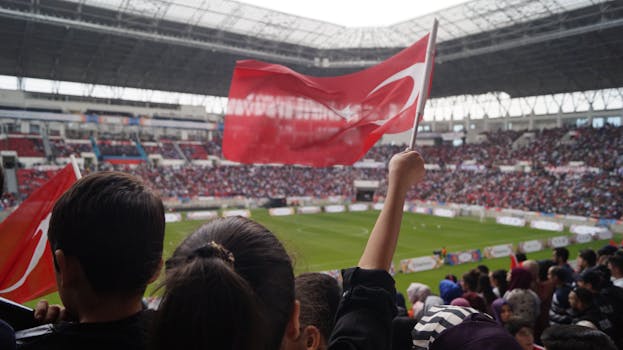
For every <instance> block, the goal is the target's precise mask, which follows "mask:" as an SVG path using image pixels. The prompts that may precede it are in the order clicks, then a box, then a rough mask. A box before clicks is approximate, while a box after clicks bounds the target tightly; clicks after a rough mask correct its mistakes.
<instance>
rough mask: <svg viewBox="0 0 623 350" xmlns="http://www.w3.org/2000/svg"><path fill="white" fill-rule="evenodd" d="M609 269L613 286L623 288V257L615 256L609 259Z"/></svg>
mask: <svg viewBox="0 0 623 350" xmlns="http://www.w3.org/2000/svg"><path fill="white" fill-rule="evenodd" d="M608 269H609V270H610V274H611V276H612V284H613V285H615V286H617V287H619V288H623V255H614V256H612V257H610V258H609V259H608Z"/></svg>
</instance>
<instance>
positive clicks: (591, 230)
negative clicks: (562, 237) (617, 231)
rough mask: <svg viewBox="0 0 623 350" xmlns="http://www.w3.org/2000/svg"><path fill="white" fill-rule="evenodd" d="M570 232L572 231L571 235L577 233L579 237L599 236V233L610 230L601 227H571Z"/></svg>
mask: <svg viewBox="0 0 623 350" xmlns="http://www.w3.org/2000/svg"><path fill="white" fill-rule="evenodd" d="M569 231H571V233H576V234H579V235H591V236H594V235H596V234H598V233H599V232H604V231H608V229H607V228H605V227H599V226H586V225H571V227H570V228H569Z"/></svg>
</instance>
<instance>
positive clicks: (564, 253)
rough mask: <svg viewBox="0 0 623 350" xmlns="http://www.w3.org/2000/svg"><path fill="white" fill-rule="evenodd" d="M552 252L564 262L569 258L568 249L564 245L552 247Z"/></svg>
mask: <svg viewBox="0 0 623 350" xmlns="http://www.w3.org/2000/svg"><path fill="white" fill-rule="evenodd" d="M554 253H555V254H556V256H557V257H559V258H561V259H562V261H564V262H567V260H569V250H568V249H567V248H565V247H558V248H554Z"/></svg>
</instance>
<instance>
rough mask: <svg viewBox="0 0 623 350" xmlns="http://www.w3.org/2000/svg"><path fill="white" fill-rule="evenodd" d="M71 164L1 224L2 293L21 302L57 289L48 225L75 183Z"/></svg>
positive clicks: (0, 286)
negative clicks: (63, 195)
mask: <svg viewBox="0 0 623 350" xmlns="http://www.w3.org/2000/svg"><path fill="white" fill-rule="evenodd" d="M76 180H77V176H76V173H75V172H74V169H73V167H72V165H71V164H69V165H67V166H66V167H65V168H63V169H62V170H61V171H60V172H58V173H57V174H56V175H55V176H54V177H53V178H51V179H50V181H48V182H47V183H46V184H45V185H43V186H42V187H41V188H39V189H38V190H36V191H35V192H33V193H32V194H31V195H30V196H29V197H28V198H27V199H26V200H25V201H24V202H23V203H22V204H21V205H20V206H19V207H18V208H17V209H16V210H15V211H14V212H13V213H11V215H9V216H8V217H7V218H6V219H5V220H4V221H3V222H2V223H1V224H0V296H1V297H4V298H7V299H11V300H13V301H15V302H18V303H23V302H25V301H28V300H32V299H34V298H37V297H39V296H42V295H46V294H48V293H51V292H53V291H55V290H56V278H55V276H54V265H53V262H52V251H51V250H50V244H49V243H48V226H49V225H50V217H51V216H52V208H53V207H54V203H55V202H56V200H57V199H58V198H59V197H60V196H61V195H62V194H63V193H65V191H66V190H67V189H68V188H69V187H71V185H73V184H74V182H76Z"/></svg>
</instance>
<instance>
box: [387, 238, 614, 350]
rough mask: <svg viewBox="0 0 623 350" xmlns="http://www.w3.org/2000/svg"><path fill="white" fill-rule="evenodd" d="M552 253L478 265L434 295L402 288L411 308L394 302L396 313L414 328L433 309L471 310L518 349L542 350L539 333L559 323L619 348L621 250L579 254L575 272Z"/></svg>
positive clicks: (417, 287) (564, 254) (416, 286)
mask: <svg viewBox="0 0 623 350" xmlns="http://www.w3.org/2000/svg"><path fill="white" fill-rule="evenodd" d="M552 255H553V258H552V259H551V260H549V259H548V260H541V261H534V260H525V256H523V259H520V261H521V263H520V265H519V266H515V267H514V268H512V269H511V270H510V271H507V270H496V271H489V268H488V267H487V266H486V265H480V266H478V268H477V269H474V270H471V271H468V272H466V273H465V274H463V275H462V276H460V277H459V278H457V277H456V276H454V275H447V276H446V277H445V278H444V279H443V280H441V281H440V283H439V289H438V291H439V293H436V294H434V293H433V292H432V288H431V287H429V286H427V285H424V284H421V283H412V284H411V285H409V287H408V289H407V290H406V292H407V296H408V300H409V302H410V304H411V307H410V308H407V306H406V304H404V303H400V302H399V303H398V310H399V315H402V317H404V318H405V319H406V320H410V321H411V323H413V324H415V323H416V322H417V321H418V320H420V319H421V318H422V316H423V315H424V314H426V311H427V310H428V309H430V308H431V307H433V306H435V305H455V306H462V307H471V308H474V309H476V310H478V311H479V312H482V313H487V314H489V315H491V316H492V317H493V318H495V320H496V321H497V322H498V323H499V324H500V325H502V326H504V327H505V328H506V329H507V330H508V331H509V332H510V334H512V335H513V336H514V337H515V338H516V339H517V341H518V343H519V344H520V345H521V346H522V348H523V349H524V350H533V349H542V347H540V345H538V344H543V343H544V342H546V341H547V334H546V333H544V332H547V331H546V330H547V329H548V328H550V327H552V326H560V325H579V326H583V327H588V328H590V329H593V330H599V331H601V332H603V333H605V334H607V335H608V336H609V337H610V338H611V339H612V340H613V341H614V343H616V345H617V346H618V347H619V348H623V334H622V333H621V330H622V329H623V249H620V248H619V247H617V246H614V245H607V246H605V247H603V248H601V249H599V250H598V251H597V252H595V251H594V250H592V249H584V250H581V251H580V252H579V253H578V256H577V260H576V263H577V266H576V268H575V269H573V268H572V267H571V266H570V265H569V263H568V259H569V251H568V250H567V249H566V248H555V249H554V250H553V254H552ZM398 300H399V301H400V300H403V301H404V297H403V298H402V299H401V298H398ZM567 336H569V337H570V335H567ZM403 343H404V344H406V345H408V344H409V343H410V340H409V339H406V340H404V341H403ZM537 343H538V344H537ZM406 345H405V347H404V348H405V349H406V348H408V347H407V346H406ZM574 349H575V348H574Z"/></svg>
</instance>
